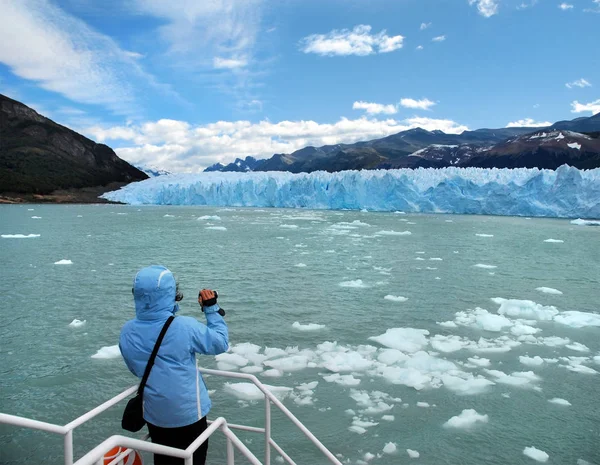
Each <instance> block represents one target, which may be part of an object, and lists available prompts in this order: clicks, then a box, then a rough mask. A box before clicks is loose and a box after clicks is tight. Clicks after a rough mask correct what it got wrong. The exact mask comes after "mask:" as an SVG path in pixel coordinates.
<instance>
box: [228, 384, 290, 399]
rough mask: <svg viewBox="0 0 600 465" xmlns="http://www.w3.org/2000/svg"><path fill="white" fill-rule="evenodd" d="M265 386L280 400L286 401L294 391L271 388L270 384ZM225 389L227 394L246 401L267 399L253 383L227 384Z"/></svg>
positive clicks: (276, 387)
mask: <svg viewBox="0 0 600 465" xmlns="http://www.w3.org/2000/svg"><path fill="white" fill-rule="evenodd" d="M264 386H265V387H266V388H267V389H268V390H269V391H270V392H271V393H272V394H273V395H274V396H275V397H277V398H278V399H279V400H282V399H285V398H286V397H287V396H288V395H289V394H290V392H291V391H292V388H289V387H284V386H269V385H268V384H265V385H264ZM224 388H225V392H228V393H229V394H232V395H234V396H235V397H237V398H238V399H241V400H245V401H256V400H262V399H264V397H265V395H264V394H263V392H262V391H261V390H260V389H259V388H258V387H257V386H256V385H254V384H253V383H225V384H224Z"/></svg>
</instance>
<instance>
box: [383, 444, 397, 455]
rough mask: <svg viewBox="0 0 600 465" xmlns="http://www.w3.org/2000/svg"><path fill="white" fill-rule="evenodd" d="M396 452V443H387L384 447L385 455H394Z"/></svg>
mask: <svg viewBox="0 0 600 465" xmlns="http://www.w3.org/2000/svg"><path fill="white" fill-rule="evenodd" d="M394 452H396V444H395V443H393V442H388V443H386V445H385V446H383V453H384V454H393V453H394Z"/></svg>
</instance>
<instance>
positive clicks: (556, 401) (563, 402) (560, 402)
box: [548, 397, 571, 407]
mask: <svg viewBox="0 0 600 465" xmlns="http://www.w3.org/2000/svg"><path fill="white" fill-rule="evenodd" d="M548 402H550V403H551V404H556V405H564V406H566V407H568V406H570V405H571V402H569V401H568V400H566V399H560V398H558V397H555V398H554V399H549V400H548Z"/></svg>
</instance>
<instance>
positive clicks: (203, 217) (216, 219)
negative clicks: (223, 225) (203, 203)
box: [198, 215, 221, 221]
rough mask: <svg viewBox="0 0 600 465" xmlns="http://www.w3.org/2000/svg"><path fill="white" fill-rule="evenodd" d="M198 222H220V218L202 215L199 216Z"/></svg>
mask: <svg viewBox="0 0 600 465" xmlns="http://www.w3.org/2000/svg"><path fill="white" fill-rule="evenodd" d="M198 220H200V221H221V217H220V216H217V215H204V216H199V217H198Z"/></svg>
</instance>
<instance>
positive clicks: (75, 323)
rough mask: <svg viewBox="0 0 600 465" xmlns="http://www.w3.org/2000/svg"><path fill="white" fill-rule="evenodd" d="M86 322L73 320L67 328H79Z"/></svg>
mask: <svg viewBox="0 0 600 465" xmlns="http://www.w3.org/2000/svg"><path fill="white" fill-rule="evenodd" d="M86 321H87V320H78V319H77V318H75V319H74V320H73V321H71V323H69V326H70V327H71V328H81V327H82V326H83V325H85V323H86Z"/></svg>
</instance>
